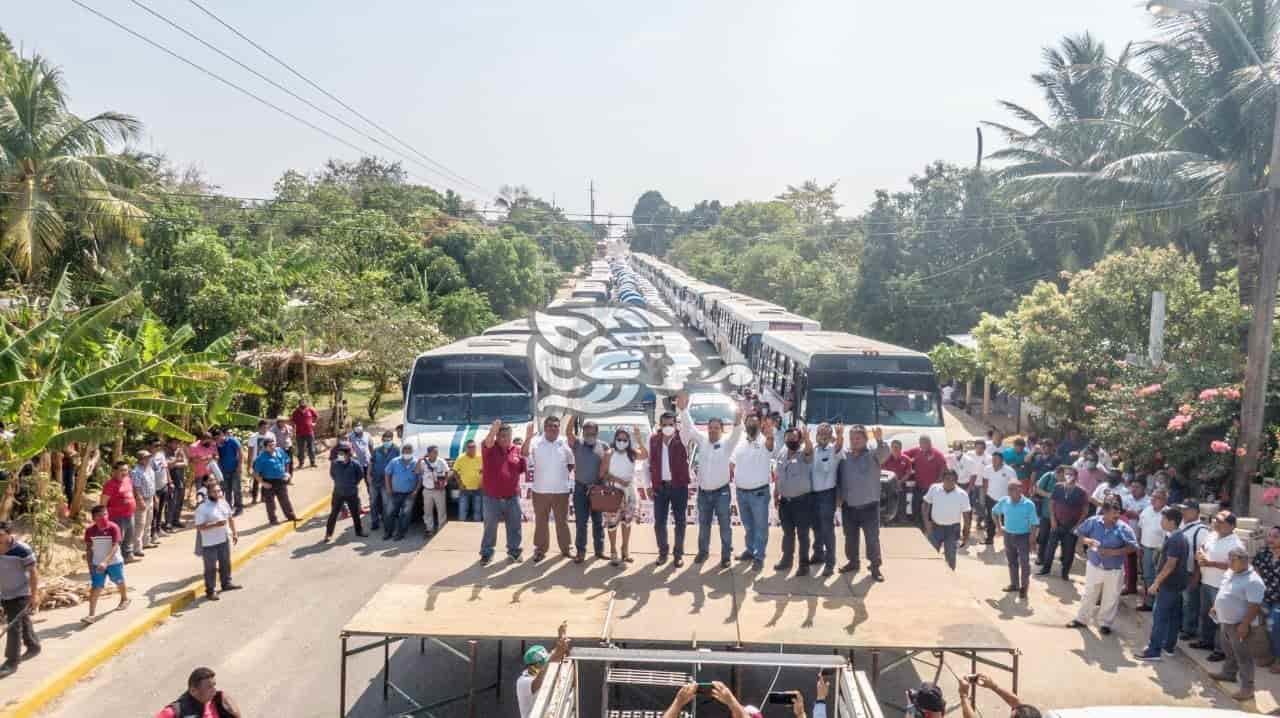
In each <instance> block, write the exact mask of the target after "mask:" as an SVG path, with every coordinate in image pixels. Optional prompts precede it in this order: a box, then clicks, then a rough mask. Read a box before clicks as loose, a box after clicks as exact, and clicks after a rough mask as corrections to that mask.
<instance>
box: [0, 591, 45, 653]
mask: <svg viewBox="0 0 1280 718" xmlns="http://www.w3.org/2000/svg"><path fill="white" fill-rule="evenodd" d="M30 602H31V597H30V596H18V597H17V598H6V599H5V600H4V601H0V604H3V606H4V622H5V625H6V626H8V627H9V630H8V632H7V633H5V636H4V638H5V642H4V662H5V663H9V664H12V665H15V666H16V665H18V658H19V657H21V655H22V654H21V653H20V652H19V650H18V649H19V648H20V647H21V646H22V645H23V644H25V645H26V647H27V648H28V649H29V650H30V649H39V648H40V639H39V638H36V628H35V626H33V625H32V624H31V612H30V611H28V610H27V604H28V603H30Z"/></svg>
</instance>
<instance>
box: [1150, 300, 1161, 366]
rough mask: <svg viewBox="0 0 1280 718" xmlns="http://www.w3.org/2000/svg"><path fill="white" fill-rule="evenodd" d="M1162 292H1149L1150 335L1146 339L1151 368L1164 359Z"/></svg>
mask: <svg viewBox="0 0 1280 718" xmlns="http://www.w3.org/2000/svg"><path fill="white" fill-rule="evenodd" d="M1164 308H1165V295H1164V292H1152V293H1151V335H1150V338H1149V339H1148V340H1147V361H1148V362H1150V364H1151V366H1152V368H1154V367H1158V366H1160V364H1161V363H1162V362H1163V361H1164Z"/></svg>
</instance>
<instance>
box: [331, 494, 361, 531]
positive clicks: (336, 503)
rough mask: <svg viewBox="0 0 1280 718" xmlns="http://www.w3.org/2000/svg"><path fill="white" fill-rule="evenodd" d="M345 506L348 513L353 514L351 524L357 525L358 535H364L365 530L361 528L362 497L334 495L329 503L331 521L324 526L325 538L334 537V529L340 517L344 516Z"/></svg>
mask: <svg viewBox="0 0 1280 718" xmlns="http://www.w3.org/2000/svg"><path fill="white" fill-rule="evenodd" d="M343 506H346V507H347V511H348V512H350V513H351V523H352V524H354V525H355V527H356V533H358V534H362V533H364V529H362V528H361V527H360V495H359V494H357V495H355V496H339V495H337V494H334V495H333V498H332V499H331V500H330V502H329V520H328V521H326V522H325V524H324V535H325V537H329V536H332V535H333V527H334V525H335V524H337V523H338V516H340V515H342V507H343Z"/></svg>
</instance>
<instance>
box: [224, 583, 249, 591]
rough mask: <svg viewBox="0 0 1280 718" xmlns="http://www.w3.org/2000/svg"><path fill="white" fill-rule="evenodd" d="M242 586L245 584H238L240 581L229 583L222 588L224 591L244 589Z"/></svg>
mask: <svg viewBox="0 0 1280 718" xmlns="http://www.w3.org/2000/svg"><path fill="white" fill-rule="evenodd" d="M242 588H244V586H241V585H240V584H238V583H228V584H227V585H225V586H223V587H222V590H223V591H224V592H225V591H239V590H240V589H242Z"/></svg>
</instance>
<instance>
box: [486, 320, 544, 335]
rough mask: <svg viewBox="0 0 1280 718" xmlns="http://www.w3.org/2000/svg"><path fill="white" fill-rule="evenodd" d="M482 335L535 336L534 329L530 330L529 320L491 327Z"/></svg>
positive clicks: (513, 321)
mask: <svg viewBox="0 0 1280 718" xmlns="http://www.w3.org/2000/svg"><path fill="white" fill-rule="evenodd" d="M480 333H481V334H482V335H484V336H486V337H489V336H495V335H506V334H533V329H530V328H529V320H528V319H512V320H511V321H509V322H503V323H501V324H497V325H494V326H492V327H489V328H488V329H486V330H484V331H483V332H480Z"/></svg>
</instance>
